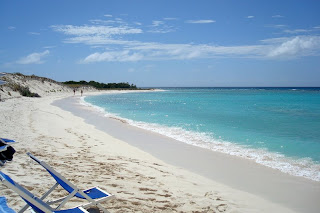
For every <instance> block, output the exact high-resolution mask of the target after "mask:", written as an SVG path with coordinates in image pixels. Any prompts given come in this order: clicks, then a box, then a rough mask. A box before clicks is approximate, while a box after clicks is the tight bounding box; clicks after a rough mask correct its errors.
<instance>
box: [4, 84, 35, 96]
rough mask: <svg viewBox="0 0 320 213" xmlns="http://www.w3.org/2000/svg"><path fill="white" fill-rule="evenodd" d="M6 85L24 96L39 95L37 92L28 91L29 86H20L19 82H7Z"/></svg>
mask: <svg viewBox="0 0 320 213" xmlns="http://www.w3.org/2000/svg"><path fill="white" fill-rule="evenodd" d="M8 86H9V87H10V88H11V89H12V90H13V91H15V92H19V93H20V95H22V96H26V97H37V98H39V97H41V96H40V95H39V94H38V93H33V92H31V91H30V89H29V87H25V86H21V85H20V84H16V83H9V84H8Z"/></svg>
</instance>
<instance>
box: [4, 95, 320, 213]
mask: <svg viewBox="0 0 320 213" xmlns="http://www.w3.org/2000/svg"><path fill="white" fill-rule="evenodd" d="M87 94H88V95H89V94H90V95H93V94H99V92H98V93H97V92H96V93H86V95H87ZM79 99H80V96H73V95H71V94H70V93H61V94H57V95H53V96H45V97H42V98H40V99H34V98H25V97H21V98H14V99H9V100H6V101H5V102H1V104H0V132H1V137H6V138H11V139H15V140H16V141H18V143H17V144H15V145H14V148H15V149H16V151H17V152H16V154H15V155H14V159H13V161H12V162H10V163H7V164H6V165H5V166H4V167H1V171H2V172H4V173H6V174H8V175H10V176H11V177H12V178H13V179H14V180H15V181H17V182H18V183H20V184H21V185H23V186H25V187H27V189H28V190H30V191H31V192H32V193H33V194H35V195H37V196H41V195H42V194H43V193H44V192H45V191H47V190H48V189H49V188H50V187H51V185H53V184H54V181H53V180H52V178H51V177H50V175H48V174H47V172H46V171H43V169H42V168H41V167H40V166H39V165H37V164H36V163H34V162H32V161H30V160H29V159H28V156H27V155H26V153H27V152H31V153H32V154H34V155H35V156H36V157H38V158H40V159H41V160H43V161H46V162H47V163H48V164H49V165H51V166H53V167H54V168H55V169H56V170H57V171H58V172H60V173H61V174H62V175H63V176H65V177H66V178H67V179H69V180H71V182H73V183H74V184H75V185H77V186H79V187H80V188H82V189H85V188H89V187H92V186H99V187H101V188H102V189H103V190H105V191H107V192H109V193H111V194H114V195H115V196H116V198H115V199H114V200H112V201H110V202H105V203H102V204H103V206H104V207H105V208H107V209H108V210H109V211H110V212H119V213H120V212H230V213H231V212H232V213H234V212H246V213H247V212H266V213H267V212H281V213H286V212H288V213H289V212H317V210H318V209H319V204H318V203H317V202H315V200H316V201H317V200H318V199H317V197H314V196H315V195H314V194H315V193H316V196H318V193H319V187H318V184H313V185H314V186H316V188H315V189H314V190H313V191H307V190H309V189H306V191H305V192H297V193H294V194H291V195H288V192H287V191H285V192H281V191H282V190H283V187H280V188H275V187H273V188H275V190H278V192H279V193H282V194H285V196H288V197H289V198H291V197H292V196H296V199H297V200H298V199H300V200H302V201H299V202H298V203H297V204H296V205H297V206H290V205H289V207H288V205H284V203H283V202H279V201H275V199H267V198H265V197H264V196H260V195H259V193H252V192H251V193H248V192H247V191H248V190H247V188H248V187H249V186H248V185H243V186H244V187H243V189H240V188H237V187H235V186H233V185H232V184H225V183H224V182H223V181H221V180H220V179H219V176H220V177H221V178H229V179H240V178H239V177H237V175H235V176H232V175H230V174H228V175H227V176H225V175H226V174H224V173H223V170H221V171H219V170H218V169H216V170H215V171H214V172H213V174H215V175H216V176H215V177H211V178H210V177H209V178H208V177H206V174H202V173H201V171H191V170H188V169H185V167H184V166H183V165H181V166H179V165H177V164H175V163H168V162H170V160H177V156H178V155H177V152H179V155H180V153H182V150H184V151H193V152H194V150H195V149H194V147H191V148H190V146H187V145H186V144H179V143H176V141H175V142H174V143H171V142H172V141H170V140H168V138H167V137H164V136H160V135H158V134H155V133H150V132H147V131H141V130H138V131H137V129H136V128H133V127H130V126H129V125H126V124H124V123H122V122H120V121H117V120H113V119H109V120H108V125H105V124H106V123H105V122H106V120H105V119H106V118H105V117H103V116H101V115H99V116H98V117H100V118H103V122H102V123H103V124H104V125H103V126H104V127H108V128H111V130H112V131H111V134H108V133H107V131H105V130H102V131H101V130H100V129H99V125H97V120H96V118H97V117H96V116H97V114H98V113H97V112H94V111H93V110H91V109H88V110H86V109H84V108H85V107H84V106H83V105H81V106H79V108H77V107H75V106H74V105H72V104H69V105H68V104H66V106H69V108H70V110H71V111H72V112H70V110H68V109H61V108H60V107H57V106H55V105H54V104H53V102H55V101H58V102H59V101H62V102H63V101H66V100H71V101H73V103H76V102H77V100H79ZM77 113H78V114H79V115H76V114H77ZM90 119H92V121H93V123H94V124H95V125H92V124H90ZM98 123H99V122H98ZM115 133H117V134H120V136H122V137H124V139H121V138H120V137H116V136H113V134H115ZM134 134H135V135H134ZM132 139H135V141H136V142H137V143H138V144H133V143H132V141H131V140H132ZM150 141H151V142H161V141H163V142H167V143H168V144H161V143H160V145H161V147H162V149H161V150H162V152H163V153H162V154H164V155H165V158H163V159H162V157H161V156H160V154H161V153H159V156H157V155H156V154H153V153H152V152H151V151H150V150H152V149H154V150H155V151H161V150H160V149H158V147H156V146H155V144H154V143H150ZM139 143H140V146H141V148H139V146H138V145H139ZM167 145H169V147H168V146H167ZM185 146H186V147H189V148H188V149H185V148H183V147H185ZM147 149H150V150H147ZM198 150H199V153H200V154H201V155H202V154H203V150H201V149H200V148H199V149H198ZM199 153H196V154H193V155H192V158H190V155H188V156H187V157H188V159H189V160H188V161H182V162H184V163H186V164H192V163H193V164H195V168H198V169H201V168H207V167H205V166H208V164H206V165H202V167H200V164H196V163H197V162H199V161H198V160H199V159H197V158H195V156H199ZM187 154H188V153H187ZM181 155H182V154H181ZM170 156H171V157H170ZM213 156H214V157H215V159H214V161H216V163H215V165H216V166H218V165H220V162H219V163H217V160H219V159H220V160H222V161H221V165H220V166H221V167H223V165H226V164H225V160H227V159H229V160H230V161H229V162H230V163H231V164H234V163H237V162H238V159H237V158H229V157H227V158H226V156H220V155H219V154H215V155H213ZM247 163H248V162H247V161H246V164H247ZM250 165H251V164H250V163H249V165H244V166H243V167H242V168H235V166H234V165H233V166H232V167H230V168H222V169H224V170H225V171H229V172H232V171H233V169H234V171H233V172H235V173H239V174H240V172H241V170H243V169H244V168H247V167H249V168H250ZM210 168H211V166H210ZM211 169H212V168H211ZM190 171H191V172H190ZM204 171H206V170H204ZM209 172H210V171H209ZM211 172H212V171H211ZM244 176H245V175H244ZM226 180H227V179H226ZM282 181H284V182H287V181H288V179H286V178H283V179H282ZM289 181H291V179H289ZM257 183H260V182H259V181H257ZM261 183H263V182H261ZM261 183H260V185H261ZM299 183H300V182H299ZM249 184H251V183H249ZM252 187H253V186H252ZM249 188H250V187H249ZM308 192H309V193H310V194H309V196H305V195H306V194H307V193H308ZM299 193H300V195H299ZM60 194H61V190H60V191H58V192H57V193H54V194H53V195H52V197H51V199H56V198H58V197H60V196H61V195H60ZM0 196H6V198H7V200H8V204H9V206H10V207H12V208H13V209H14V210H16V211H17V210H19V209H20V208H21V207H22V206H24V204H25V203H24V202H23V201H22V200H21V198H20V197H19V196H18V195H17V194H16V193H14V192H12V191H11V190H9V189H7V188H5V187H4V186H2V185H0ZM285 198H286V197H285ZM289 201H290V202H292V200H290V199H289ZM290 202H289V203H290ZM79 204H81V201H79V200H70V202H68V204H67V205H66V207H73V206H76V205H79Z"/></svg>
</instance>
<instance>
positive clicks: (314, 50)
mask: <svg viewBox="0 0 320 213" xmlns="http://www.w3.org/2000/svg"><path fill="white" fill-rule="evenodd" d="M319 50H320V37H319V36H297V37H294V38H290V39H288V40H287V41H284V42H282V43H281V44H279V45H277V46H275V48H273V49H272V50H271V51H270V52H269V53H268V55H267V56H269V57H273V58H274V57H277V58H283V57H285V58H291V57H298V56H307V55H317V54H319Z"/></svg>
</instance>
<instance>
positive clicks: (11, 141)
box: [0, 138, 17, 145]
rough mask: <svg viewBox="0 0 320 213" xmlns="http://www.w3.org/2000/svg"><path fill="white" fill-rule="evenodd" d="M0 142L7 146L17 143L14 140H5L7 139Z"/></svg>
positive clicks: (1, 139)
mask: <svg viewBox="0 0 320 213" xmlns="http://www.w3.org/2000/svg"><path fill="white" fill-rule="evenodd" d="M0 142H2V143H4V144H8V145H10V144H14V143H17V142H16V141H15V140H11V139H7V138H0Z"/></svg>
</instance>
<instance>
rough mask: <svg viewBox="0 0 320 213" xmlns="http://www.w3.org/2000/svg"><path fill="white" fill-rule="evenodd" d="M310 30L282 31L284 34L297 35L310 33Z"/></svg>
mask: <svg viewBox="0 0 320 213" xmlns="http://www.w3.org/2000/svg"><path fill="white" fill-rule="evenodd" d="M311 31H312V30H307V29H294V30H284V31H283V32H284V33H289V34H299V33H307V32H311Z"/></svg>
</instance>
